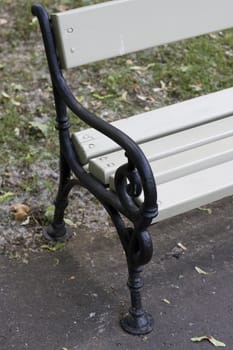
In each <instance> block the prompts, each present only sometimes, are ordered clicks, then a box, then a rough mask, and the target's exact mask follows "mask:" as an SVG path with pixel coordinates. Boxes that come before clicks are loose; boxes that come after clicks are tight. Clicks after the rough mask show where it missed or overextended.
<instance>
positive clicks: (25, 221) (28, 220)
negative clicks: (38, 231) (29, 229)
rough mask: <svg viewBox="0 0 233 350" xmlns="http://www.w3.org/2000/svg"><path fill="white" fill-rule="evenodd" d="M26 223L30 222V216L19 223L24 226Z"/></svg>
mask: <svg viewBox="0 0 233 350" xmlns="http://www.w3.org/2000/svg"><path fill="white" fill-rule="evenodd" d="M28 224H30V216H28V217H27V219H26V220H24V221H23V222H22V223H21V226H26V225H28Z"/></svg>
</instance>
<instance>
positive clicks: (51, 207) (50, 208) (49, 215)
mask: <svg viewBox="0 0 233 350" xmlns="http://www.w3.org/2000/svg"><path fill="white" fill-rule="evenodd" d="M54 210H55V206H54V205H53V204H52V205H49V206H48V208H47V209H46V212H45V217H46V219H47V220H48V222H51V221H52V220H53V215H54Z"/></svg>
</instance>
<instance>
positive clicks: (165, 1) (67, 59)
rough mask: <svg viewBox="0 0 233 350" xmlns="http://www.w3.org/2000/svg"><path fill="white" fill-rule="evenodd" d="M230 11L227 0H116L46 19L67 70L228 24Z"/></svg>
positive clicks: (231, 6)
mask: <svg viewBox="0 0 233 350" xmlns="http://www.w3.org/2000/svg"><path fill="white" fill-rule="evenodd" d="M232 13H233V2H232V1H231V0H221V1H213V0H204V1H203V0H195V1H191V2H190V1H187V0H177V1H170V0H145V1H142V0H118V1H108V2H105V3H102V4H97V5H93V6H86V7H83V8H78V9H75V10H70V11H66V12H64V13H55V14H53V15H52V16H51V18H52V23H53V27H54V31H55V37H56V41H57V43H59V47H58V48H59V57H60V59H61V62H62V66H63V68H70V67H74V66H77V65H81V64H86V63H89V62H93V61H97V60H101V59H104V58H109V57H115V56H119V55H123V54H126V53H129V52H134V51H137V50H143V49H145V48H148V47H152V46H156V45H161V44H165V43H169V42H173V41H177V40H181V39H185V38H189V37H194V36H197V35H200V34H204V33H209V32H212V31H217V30H222V29H224V28H229V27H231V26H233V18H232ZM197 23H198V25H197Z"/></svg>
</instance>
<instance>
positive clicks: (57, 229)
mask: <svg viewBox="0 0 233 350" xmlns="http://www.w3.org/2000/svg"><path fill="white" fill-rule="evenodd" d="M75 184H76V182H74V180H70V168H69V166H68V164H67V162H66V161H65V159H64V157H63V156H62V155H61V157H60V183H59V189H58V193H57V197H56V200H55V202H54V205H55V211H54V217H53V221H52V223H51V224H50V225H49V226H48V227H47V228H46V230H45V231H44V236H45V238H46V239H47V240H49V241H55V242H58V241H59V242H63V241H66V240H68V239H69V238H70V237H71V236H72V232H71V230H70V229H69V228H67V227H66V225H65V221H64V211H65V209H66V207H67V205H68V195H69V192H70V190H71V189H72V187H73V186H74V185H75Z"/></svg>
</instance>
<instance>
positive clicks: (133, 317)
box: [106, 206, 154, 335]
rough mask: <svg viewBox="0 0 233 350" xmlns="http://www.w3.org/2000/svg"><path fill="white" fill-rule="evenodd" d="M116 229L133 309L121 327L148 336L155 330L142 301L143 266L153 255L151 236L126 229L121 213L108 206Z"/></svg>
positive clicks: (123, 319)
mask: <svg viewBox="0 0 233 350" xmlns="http://www.w3.org/2000/svg"><path fill="white" fill-rule="evenodd" d="M106 209H107V211H108V213H109V215H110V216H111V218H112V221H113V223H114V225H115V227H116V230H117V232H118V235H119V238H120V240H121V243H122V246H123V248H124V251H125V253H126V257H127V265H128V273H129V278H128V283H127V284H128V288H129V290H130V297H131V307H130V308H129V312H128V313H127V314H126V315H125V316H124V317H123V318H122V319H121V320H120V324H121V327H122V328H123V329H124V330H125V331H126V332H128V333H130V334H134V335H140V334H147V333H150V332H151V331H152V330H153V324H154V321H153V318H152V316H151V315H150V314H149V313H147V312H146V311H144V309H143V307H142V301H141V289H142V287H143V282H142V278H141V276H140V275H141V272H142V267H141V266H142V265H145V264H147V263H148V262H149V261H150V259H151V257H152V253H153V246H152V242H151V237H150V234H149V233H148V232H147V231H146V230H135V229H132V228H126V227H125V223H124V222H123V220H122V219H121V216H120V215H119V213H118V212H117V211H116V210H115V209H114V208H112V207H108V206H106Z"/></svg>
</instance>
